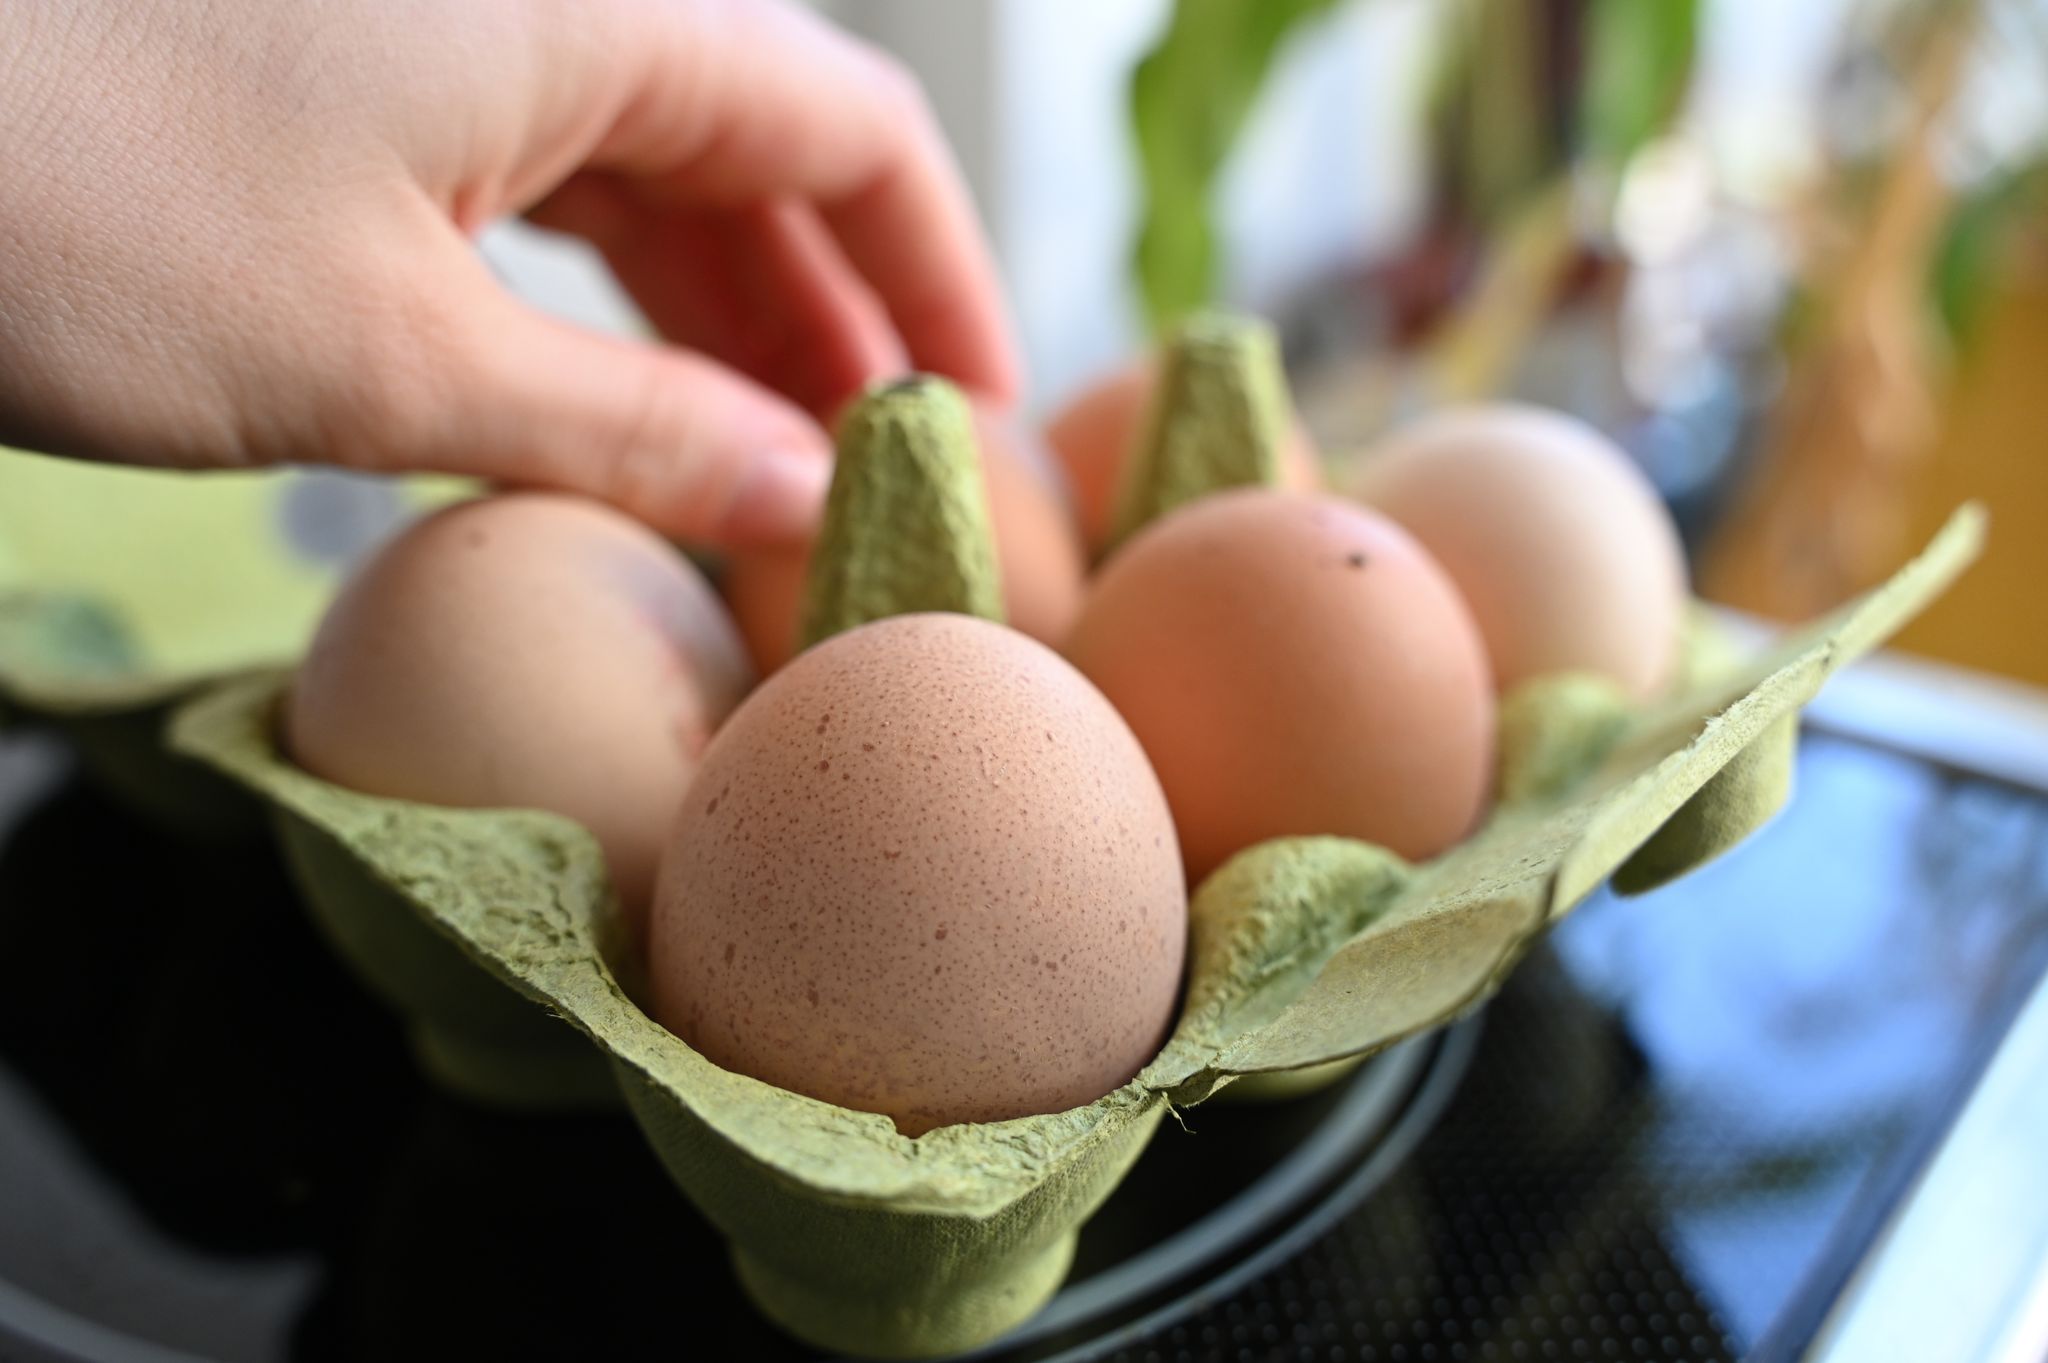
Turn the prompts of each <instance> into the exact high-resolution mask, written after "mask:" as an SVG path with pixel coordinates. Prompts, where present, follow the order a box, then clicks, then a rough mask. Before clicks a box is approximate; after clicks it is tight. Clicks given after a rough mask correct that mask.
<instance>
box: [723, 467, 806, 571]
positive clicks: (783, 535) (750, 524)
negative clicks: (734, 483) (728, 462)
mask: <svg viewBox="0 0 2048 1363" xmlns="http://www.w3.org/2000/svg"><path fill="white" fill-rule="evenodd" d="M831 483H832V461H831V460H830V459H829V458H827V457H826V456H825V455H823V454H821V453H816V452H813V451H811V450H791V449H771V450H767V451H765V452H763V453H762V454H760V455H758V456H756V457H755V459H754V460H753V462H752V463H751V464H749V465H748V466H747V471H746V472H745V473H744V474H742V475H740V482H739V487H738V488H737V489H736V490H735V491H734V493H733V499H732V504H731V506H729V507H728V508H727V509H726V513H725V521H724V524H723V525H722V526H720V535H719V538H720V539H721V540H723V541H724V542H725V543H727V544H730V545H732V546H734V547H736V548H744V547H752V546H767V545H777V544H796V543H801V542H803V541H805V540H807V539H809V538H810V536H811V532H812V531H814V530H816V529H817V528H818V518H819V516H820V515H822V514H823V512H824V509H825V490H826V488H828V487H829V486H831Z"/></svg>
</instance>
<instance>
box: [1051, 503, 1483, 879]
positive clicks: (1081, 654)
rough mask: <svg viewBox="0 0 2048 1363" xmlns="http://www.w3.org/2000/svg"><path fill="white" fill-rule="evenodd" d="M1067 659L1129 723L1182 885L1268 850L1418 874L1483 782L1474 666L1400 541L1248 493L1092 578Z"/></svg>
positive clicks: (1190, 512)
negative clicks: (1364, 847) (1314, 853)
mask: <svg viewBox="0 0 2048 1363" xmlns="http://www.w3.org/2000/svg"><path fill="white" fill-rule="evenodd" d="M1067 651H1068V656H1069V657H1071V658H1072V659H1073V661H1074V663H1075V665H1076V666H1078V667H1079V668H1080V669H1081V671H1082V672H1084V673H1085V674H1087V676H1088V678H1089V680H1090V681H1093V682H1094V683H1095V684H1096V685H1097V686H1099V687H1101V688H1102V692H1103V694H1104V695H1106V696H1108V697H1109V699H1110V701H1111V702H1112V703H1113V704H1114V705H1115V706H1116V707H1117V709H1118V711H1120V712H1121V713H1122V714H1123V716H1124V718H1125V719H1126V720H1128V721H1129V722H1130V725H1131V728H1132V730H1133V731H1134V732H1135V733H1136V734H1137V735H1138V738H1139V741H1140V742H1142V743H1143V744H1144V746H1145V752H1146V754H1147V755H1148V756H1149V757H1150V758H1151V759H1152V765H1153V768H1154V770H1156V771H1157V772H1158V773H1159V780H1160V783H1161V784H1162V785H1163V786H1165V788H1166V796H1167V800H1168V801H1169V802H1170V803H1171V805H1172V807H1173V817H1174V822H1175V825H1176V826H1177V827H1178V828H1179V830H1180V839H1181V848H1182V851H1183V852H1184V853H1185V855H1186V858H1187V871H1188V876H1189V878H1190V880H1193V881H1199V880H1200V879H1201V878H1202V877H1204V876H1206V875H1207V874H1208V873H1209V872H1210V871H1212V870H1214V869H1215V868H1216V867H1217V866H1218V865H1220V864H1221V863H1222V862H1223V861H1225V860H1226V859H1228V858H1229V857H1230V856H1231V855H1233V854H1234V853H1236V852H1238V851H1241V850H1242V849H1244V848H1246V847H1249V846H1251V845H1252V844H1253V843H1256V842H1260V841H1263V840H1264V839H1267V838H1273V837H1279V836H1281V835H1283V834H1315V833H1326V834H1337V835H1342V836H1345V837H1352V838H1360V839H1363V840H1365V841H1368V842H1375V843H1379V844H1380V845H1382V846H1384V847H1388V848H1391V849H1392V850H1394V851H1395V852H1398V853H1400V854H1401V855H1402V856H1405V857H1410V858H1421V857H1428V856H1432V855H1434V854H1435V853H1437V852H1441V851H1442V850H1444V848H1446V847H1448V846H1450V845H1451V844H1452V843H1454V842H1456V841H1457V840H1458V839H1460V838H1462V837H1463V836H1464V835H1465V834H1466V833H1468V832H1469V831H1471V829H1472V827H1473V825H1474V823H1475V822H1476V821H1477V820H1478V818H1479V815H1480V813H1481V810H1482V808H1483V807H1484V804H1485V800H1486V793H1487V788H1488V785H1489V782H1490V780H1491V777H1492V773H1493V718H1494V705H1493V691H1492V686H1491V682H1490V680H1489V678H1488V676H1487V671H1486V655H1485V651H1484V648H1483V646H1482V645H1481V643H1480V640H1479V634H1478V631H1477V630H1476V629H1475V628H1474V627H1473V624H1472V620H1471V617H1470V616H1469V615H1468V614H1467V613H1466V611H1465V607H1464V603H1463V602H1461V601H1460V600H1459V599H1458V595H1457V592H1456V591H1455V590H1454V589H1453V588H1452V587H1451V584H1450V582H1449V580H1448V579H1446V578H1445V577H1444V575H1443V573H1442V571H1441V570H1440V569H1439V568H1437V566H1436V565H1435V564H1434V563H1433V562H1431V561H1430V558H1429V555H1428V554H1426V553H1425V552H1423V550H1422V549H1421V548H1420V547H1419V546H1418V545H1417V544H1416V543H1415V541H1414V540H1412V539H1410V538H1409V537H1408V535H1407V534H1406V533H1405V532H1403V531H1402V530H1401V528H1400V527H1399V526H1397V525H1395V524H1393V522H1391V521H1389V520H1387V519H1385V518H1384V517H1382V516H1378V515H1375V514H1374V513H1372V512H1370V511H1367V510H1365V509H1363V508H1361V507H1357V506H1353V505H1350V504H1348V503H1346V502H1342V501H1339V500H1337V499H1336V498H1333V497H1322V496H1316V495H1313V494H1307V493H1298V492H1281V491H1277V490H1267V489H1246V490H1241V491H1236V492H1226V493H1222V494H1219V495H1216V496H1212V497H1207V498H1204V499H1202V500H1201V501H1198V502H1195V503H1192V504H1191V505H1189V506H1186V507H1183V508H1182V509H1181V510H1179V511H1176V512H1174V513H1172V514H1171V515H1168V516H1166V517H1164V518H1163V519H1161V520H1159V521H1157V522H1155V523H1154V524H1153V525H1151V526H1149V527H1147V528H1146V529H1145V530H1144V531H1142V532H1141V533H1140V534H1139V535H1138V536H1137V537H1136V538H1135V539H1133V540H1131V541H1130V542H1129V543H1128V544H1126V545H1125V546H1124V547H1123V548H1122V549H1121V550H1119V551H1118V552H1117V553H1116V554H1115V555H1114V556H1112V557H1111V559H1110V560H1109V562H1108V563H1107V564H1106V565H1105V566H1104V568H1103V569H1102V572H1101V573H1100V575H1099V576H1098V577H1097V578H1096V582H1095V586H1094V589H1093V590H1092V591H1091V592H1090V594H1089V597H1088V601H1087V604H1086V605H1085V606H1084V607H1083V608H1082V611H1081V619H1080V620H1079V622H1078V623H1077V624H1076V625H1075V628H1074V634H1073V637H1072V639H1071V640H1070V641H1069V644H1068V650H1067Z"/></svg>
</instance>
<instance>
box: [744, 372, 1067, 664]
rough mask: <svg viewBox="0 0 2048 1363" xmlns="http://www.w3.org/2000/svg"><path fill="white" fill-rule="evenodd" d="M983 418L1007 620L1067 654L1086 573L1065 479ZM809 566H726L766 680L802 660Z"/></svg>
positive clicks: (792, 558)
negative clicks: (799, 637)
mask: <svg viewBox="0 0 2048 1363" xmlns="http://www.w3.org/2000/svg"><path fill="white" fill-rule="evenodd" d="M974 418H975V433H976V436H977V438H978V439H979V440H980V443H981V451H982V462H981V468H982V476H983V478H984V480H985V485H986V487H987V491H988V503H989V528H990V529H991V531H992V532H993V533H994V535H995V540H996V565H997V570H998V571H999V573H1000V574H1001V576H1002V589H1003V613H1004V617H1005V619H1006V621H1007V623H1008V624H1009V625H1010V627H1011V628H1013V629H1017V630H1021V631H1022V632H1024V633H1025V634H1028V635H1030V636H1031V637H1032V638H1034V639H1037V640H1040V641H1042V642H1044V643H1048V644H1051V645H1053V646H1054V647H1058V646H1059V644H1060V642H1061V641H1062V640H1064V639H1065V638H1066V635H1067V630H1068V629H1070V628H1071V627H1072V626H1073V623H1074V616H1075V615H1077V614H1078V613H1079V612H1080V609H1081V593H1082V590H1083V585H1082V584H1083V576H1084V573H1085V571H1086V565H1085V564H1084V562H1083V558H1082V553H1081V542H1080V540H1079V538H1078V537H1077V536H1076V535H1075V533H1074V527H1073V522H1072V520H1071V518H1070V517H1069V515H1068V512H1067V508H1066V504H1065V499H1064V497H1063V495H1062V490H1061V488H1060V487H1059V483H1058V477H1059V474H1058V470H1057V469H1056V468H1055V467H1054V466H1053V464H1052V460H1051V456H1050V455H1048V454H1047V453H1046V451H1045V448H1044V446H1043V445H1042V444H1040V443H1039V441H1038V440H1037V438H1036V437H1035V436H1032V435H1031V434H1030V433H1029V432H1027V431H1025V430H1024V429H1023V428H1022V427H1021V426H1019V425H1018V424H1017V423H1016V422H1015V421H1013V420H1012V419H1010V418H1009V417H1006V416H1003V415H1000V414H998V413H996V412H994V411H993V410H992V409H990V408H988V407H987V406H986V405H985V404H982V403H976V404H974ZM809 563H810V556H809V555H808V554H807V553H805V552H802V551H795V552H792V551H789V550H779V551H763V550H751V551H747V552H743V553H739V554H735V555H734V556H733V557H732V559H731V560H730V561H729V562H728V563H727V565H726V571H725V577H724V580H723V582H722V583H721V587H722V589H723V590H724V593H725V599H726V603H727V604H728V605H729V606H730V607H731V608H732V614H733V619H734V621H735V622H737V624H738V625H739V629H740V634H741V636H742V637H743V638H744V639H745V640H746V644H747V652H748V654H749V656H750V657H752V659H753V661H754V666H755V668H756V669H758V670H759V671H760V673H761V674H762V675H763V676H766V675H768V674H769V673H771V672H774V671H775V670H776V669H778V668H780V667H781V666H782V665H783V664H784V663H786V662H788V661H789V659H790V657H791V655H793V654H794V653H795V652H796V634H797V623H798V620H799V617H800V615H801V612H802V609H803V595H804V575H805V573H806V572H807V571H808V570H809Z"/></svg>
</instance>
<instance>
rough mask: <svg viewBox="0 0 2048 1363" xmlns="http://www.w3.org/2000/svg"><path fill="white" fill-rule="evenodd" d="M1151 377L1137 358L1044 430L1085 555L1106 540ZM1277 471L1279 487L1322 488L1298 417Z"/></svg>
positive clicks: (1150, 364)
mask: <svg viewBox="0 0 2048 1363" xmlns="http://www.w3.org/2000/svg"><path fill="white" fill-rule="evenodd" d="M1156 373H1157V368H1156V365H1155V362H1154V361H1153V359H1152V357H1150V356H1149V355H1148V356H1140V357H1139V358H1137V359H1135V360H1132V361H1130V362H1129V363H1127V364H1125V365H1124V366H1123V367H1122V368H1121V369H1118V370H1116V371H1114V372H1113V373H1111V374H1110V375H1109V376H1108V377H1107V378H1104V379H1100V380H1098V381H1097V382H1096V383H1094V384H1092V385H1091V386H1089V387H1088V388H1085V389H1083V390H1082V391H1081V393H1080V394H1079V395H1078V396H1076V397H1075V398H1073V399H1072V400H1071V401H1070V402H1068V403H1067V405H1066V406H1065V407H1062V408H1061V409H1060V410H1059V412H1058V413H1057V414H1056V415H1055V416H1054V417H1053V419H1052V421H1051V423H1050V424H1049V425H1047V427H1046V428H1045V439H1046V443H1047V444H1048V445H1050V446H1051V447H1052V451H1053V454H1054V455H1055V456H1057V457H1058V459H1059V461H1060V464H1061V466H1062V467H1064V468H1065V469H1066V473H1067V484H1068V486H1069V487H1071V488H1072V489H1073V497H1074V516H1075V519H1076V520H1078V521H1079V522H1080V526H1081V539H1082V541H1083V543H1085V544H1086V545H1087V546H1088V548H1089V549H1090V551H1099V550H1100V549H1102V548H1103V546H1104V545H1106V544H1107V543H1108V542H1109V534H1110V524H1111V521H1112V520H1113V518H1114V517H1115V515H1116V498H1117V491H1118V487H1119V484H1120V482H1121V480H1122V478H1123V471H1124V465H1125V464H1126V463H1128V462H1129V461H1130V457H1131V450H1132V447H1133V446H1134V445H1136V443H1137V442H1138V440H1139V439H1140V438H1141V437H1142V434H1143V429H1142V428H1143V425H1144V421H1145V409H1146V406H1147V404H1149V403H1150V402H1151V401H1152V387H1153V383H1154V380H1155V375H1156ZM1280 472H1281V485H1282V486H1283V487H1289V488H1295V489H1297V490H1299V491H1303V492H1310V491H1314V490H1315V489H1317V488H1319V487H1321V486H1322V473H1321V471H1320V469H1318V467H1317V465H1316V450H1315V443H1314V442H1313V441H1311V440H1310V439H1309V435H1308V429H1307V427H1305V426H1303V425H1302V424H1301V422H1300V421H1299V420H1298V419H1297V420H1296V421H1295V423H1294V431H1293V438H1292V439H1291V440H1289V441H1288V442H1287V444H1286V446H1285V447H1284V448H1283V449H1282V450H1281V452H1280Z"/></svg>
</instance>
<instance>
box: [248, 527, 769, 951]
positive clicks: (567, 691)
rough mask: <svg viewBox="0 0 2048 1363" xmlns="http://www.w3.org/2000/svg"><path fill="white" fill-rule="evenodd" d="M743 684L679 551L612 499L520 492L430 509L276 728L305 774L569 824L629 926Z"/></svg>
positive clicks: (377, 570)
mask: <svg viewBox="0 0 2048 1363" xmlns="http://www.w3.org/2000/svg"><path fill="white" fill-rule="evenodd" d="M751 683H752V670H751V669H750V668H749V667H748V665H747V660H746V657H745V655H744V653H743V652H742V650H741V648H740V642H739V638H738V636H737V635H736V633H735V632H734V630H733V627H732V622H731V621H730V620H729V619H727V617H726V614H725V611H724V609H723V608H722V607H721V606H720V604H719V601H718V598H717V596H716V595H715V594H714V593H713V592H712V590H711V588H710V586H709V585H708V584H707V583H706V582H705V581H704V580H703V578H702V577H700V576H699V575H698V573H697V571H696V570H695V569H694V568H692V567H691V566H690V564H689V562H688V560H686V559H684V558H683V557H682V555H680V554H679V553H677V552H676V551H675V550H674V549H673V548H672V547H670V546H669V545H668V544H667V543H665V542H664V541H663V540H662V539H661V538H660V537H658V536H657V535H655V534H654V533H653V532H652V531H650V530H648V529H647V528H645V527H644V526H642V525H640V524H639V523H638V522H636V521H633V520H631V519H629V518H628V517H626V516H623V515H621V514H619V513H618V512H616V511H613V510H611V509H609V508H607V507H603V506H600V505H598V504H596V503H594V502H588V501H584V500H582V499H580V498H575V497H565V496H554V495H547V494H540V493H528V494H519V495H515V496H506V497H494V498H490V499H487V500H483V501H474V502H466V503H463V504H461V505H459V506H455V507H452V508H449V509H448V510H445V511H442V512H440V513H439V514H437V515H434V516H431V517H429V518H427V519H426V520H423V521H421V522H419V523H418V524H416V525H414V526H413V527H411V528H410V529H409V530H407V531H406V532H405V533H404V534H402V535H400V536H398V537H397V538H396V539H394V540H392V541H391V542H390V543H389V544H387V545H386V546H385V547H384V548H383V549H382V550H381V551H380V552H379V553H378V554H377V555H376V556H375V557H374V558H372V559H371V560H370V561H369V562H368V563H367V564H365V565H364V567H363V568H362V569H361V570H360V571H359V572H357V573H356V575H355V576H354V577H353V578H352V579H351V581H350V582H349V584H348V586H347V587H346V588H345V589H344V590H343V592H342V593H341V595H340V596H339V597H338V598H337V599H336V600H335V602H334V605H333V606H332V608H330V609H329V611H328V613H327V616H326V618H325V619H324V620H323V621H322V622H321V624H320V629H319V632H318V633H317V635H316V636H315V638H314V640H313V646H312V649H311V651H310V652H309V653H308V655H307V657H306V660H305V662H304V664H303V665H302V666H301V667H300V669H299V674H298V676H297V678H296V679H295V680H294V682H293V684H292V689H291V694H290V697H289V699H288V701H287V703H286V706H285V713H284V729H285V738H286V745H287V747H288V748H289V749H290V751H291V754H292V756H293V757H294V758H295V759H296V760H297V761H298V762H299V763H300V765H302V766H304V767H305V768H306V769H307V770H308V771H310V772H312V773H313V774H315V775H316V776H320V777H324V778H325V779H327V780H329V781H332V782H334V783H336V784H337V785H342V786H347V787H349V788H351V789H353V790H359V791H362V792H365V793H366V794H371V795H384V796H390V797H393V798H397V799H406V800H418V801H422V802H425V803H429V804H441V805H455V806H462V807H471V808H487V807H519V808H529V809H544V810H549V811H551V812H553V813H556V814H562V815H565V816H567V817H568V818H571V819H574V820H576V821H577V822H578V823H581V824H582V825H584V826H585V827H586V828H588V829H589V830H590V831H591V832H592V833H593V834H594V835H595V836H596V837H597V840H598V842H599V843H600V844H602V846H603V848H604V853H605V859H606V863H607V865H608V867H609V868H610V872H611V878H612V882H613V884H614V886H615V887H616V888H617V890H618V894H619V899H620V903H621V904H622V906H623V907H624V908H625V910H626V912H627V914H628V916H629V918H630V919H632V920H634V921H635V922H637V921H638V920H639V919H640V918H641V917H642V916H643V914H644V908H645V904H646V901H647V899H648V896H649V895H650V893H651V892H652V890H653V886H654V875H655V869H656V867H657V865H658V863H659V860H660V856H661V850H662V848H663V846H664V845H665V843H666V834H667V831H668V825H669V822H670V821H671V820H672V819H673V818H674V817H675V811H676V807H677V805H678V803H679V802H680V801H681V799H682V794H683V790H684V788H685V787H686V786H687V785H688V783H689V780H690V776H691V773H692V772H694V771H695V770H696V765H697V759H698V758H699V757H700V756H701V755H702V753H703V751H704V748H705V746H706V744H708V743H709V742H710V739H711V733H712V731H713V729H715V728H716V727H717V726H718V724H719V723H720V722H721V721H722V720H723V719H724V718H725V716H726V715H727V714H728V713H730V712H731V710H732V708H733V707H734V706H736V705H737V704H739V701H740V698H741V697H742V696H743V695H745V693H746V690H747V688H748V686H749V685H751Z"/></svg>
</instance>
